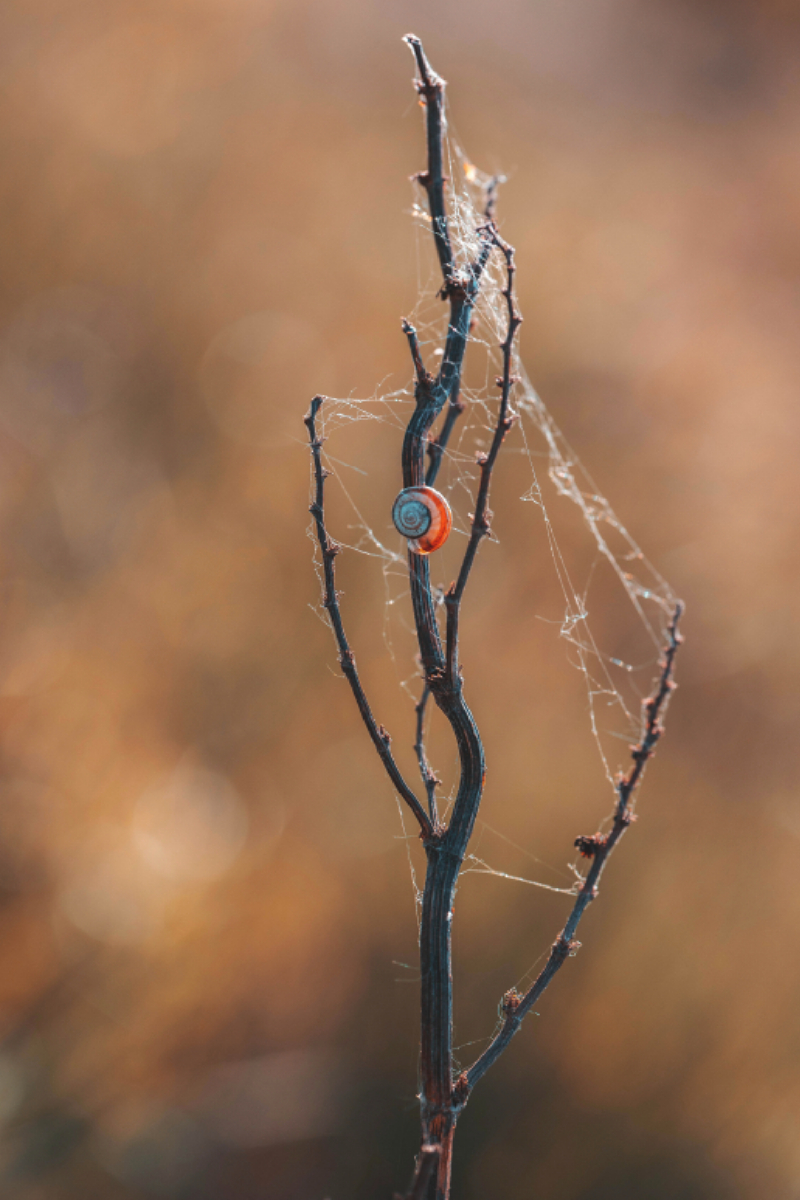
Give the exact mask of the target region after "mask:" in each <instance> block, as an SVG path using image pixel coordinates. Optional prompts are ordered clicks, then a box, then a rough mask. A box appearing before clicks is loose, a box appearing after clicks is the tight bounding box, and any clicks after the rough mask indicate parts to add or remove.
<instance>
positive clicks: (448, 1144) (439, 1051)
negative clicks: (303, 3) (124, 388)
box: [402, 37, 519, 1200]
mask: <svg viewBox="0 0 800 1200" xmlns="http://www.w3.org/2000/svg"><path fill="white" fill-rule="evenodd" d="M406 40H407V41H408V42H409V45H410V46H411V47H412V50H413V51H414V55H415V58H416V60H417V65H418V68H419V72H420V79H419V80H418V81H417V88H418V90H419V91H420V94H422V95H423V96H424V98H425V102H426V109H427V121H426V128H427V135H428V170H427V171H426V172H424V173H423V175H422V176H420V177H419V178H420V179H421V181H422V182H423V184H424V186H425V187H426V190H427V193H428V201H429V205H430V212H431V219H432V224H433V230H434V241H435V244H436V248H437V252H438V255H439V262H440V265H441V268H442V276H443V286H442V294H443V295H444V296H446V297H447V298H448V299H449V301H450V320H449V324H448V329H447V334H446V338H445V345H444V352H443V355H442V363H441V367H440V370H439V372H438V374H437V375H436V376H435V377H434V376H432V375H431V374H429V373H428V371H427V370H426V369H425V366H424V363H423V362H422V357H421V354H420V351H419V344H418V341H417V337H416V332H415V330H414V328H413V326H412V325H410V323H409V322H407V321H406V322H404V326H403V327H404V330H405V333H406V336H407V337H408V340H409V348H410V350H411V355H412V359H413V362H414V369H415V373H416V388H415V396H416V407H415V410H414V413H413V414H412V417H411V420H410V421H409V424H408V428H407V430H406V435H405V438H404V441H403V455H402V465H403V486H404V487H415V486H419V485H420V484H421V483H423V482H428V481H429V480H435V478H436V474H437V472H438V468H439V465H440V462H441V457H442V454H443V453H444V448H445V447H446V445H447V441H448V439H449V437H450V434H451V432H452V429H453V426H454V424H455V421H456V420H457V418H458V415H459V412H460V405H461V401H460V397H459V393H460V384H461V374H462V369H463V363H464V355H465V352H466V347H467V342H468V339H469V333H470V326H471V321H472V312H473V308H474V305H475V301H476V299H477V295H478V289H479V287H480V282H481V278H482V275H483V271H484V269H485V266H486V262H487V260H488V257H489V254H490V252H491V250H492V248H493V247H498V248H499V249H500V250H501V251H502V252H503V253H504V254H505V253H506V250H507V249H508V248H507V247H505V243H503V242H502V239H500V238H499V235H498V234H497V231H496V229H495V228H494V226H493V225H491V224H487V225H484V226H481V227H480V228H479V229H478V231H477V233H478V251H477V255H476V258H475V260H474V261H473V262H472V263H470V264H468V265H467V266H466V268H461V269H458V268H457V267H456V265H455V263H454V261H453V256H452V249H451V247H450V241H449V235H448V233H447V220H446V214H445V210H444V192H443V178H442V175H441V163H442V159H443V151H442V142H441V139H442V130H443V119H442V109H443V102H444V84H443V82H442V81H441V80H440V79H439V77H438V76H436V75H435V74H434V73H433V72H432V70H431V68H430V66H429V64H428V62H427V59H426V58H425V55H424V53H423V51H422V46H421V44H420V42H419V39H418V38H414V37H409V38H407V39H406ZM510 253H511V252H510V250H509V254H510ZM506 261H507V265H508V266H509V268H510V274H509V282H508V294H509V296H511V286H512V282H513V255H511V257H508V255H507V260H506ZM509 312H510V315H511V318H513V320H514V322H515V323H513V324H512V325H511V326H510V329H509V332H508V335H507V338H506V342H505V343H504V344H503V345H504V348H505V346H506V345H507V346H508V352H507V354H506V359H507V362H506V367H505V371H504V378H506V385H505V386H504V387H503V388H502V393H501V403H500V414H499V417H498V422H499V424H498V428H501V430H502V434H501V436H500V437H499V438H498V439H496V443H497V444H496V446H495V445H494V443H493V451H492V453H491V463H490V466H489V471H488V473H487V474H486V475H485V477H483V476H482V486H481V490H480V492H479V500H478V505H477V506H476V515H477V516H478V517H479V523H480V521H482V520H483V518H484V516H485V512H486V501H487V499H488V491H489V483H490V479H491V468H492V466H493V465H494V461H495V459H496V457H497V452H498V450H499V447H500V443H501V442H502V437H503V436H504V435H505V432H506V430H507V428H508V419H509V418H508V398H509V391H510V386H511V382H512V380H511V375H510V361H511V347H512V345H513V339H514V334H515V332H516V328H517V326H518V324H519V319H518V315H517V314H516V312H515V310H514V306H513V300H511V307H510V309H509ZM448 400H449V401H450V407H449V409H448V414H447V417H446V418H445V421H444V423H443V426H442V431H441V433H440V435H439V438H438V439H434V441H433V442H432V443H430V444H429V443H428V434H429V430H430V428H431V426H432V425H433V422H434V421H435V420H436V418H437V417H438V416H439V413H440V412H441V411H442V409H443V407H444V405H445V403H447V402H448ZM426 449H427V450H428V454H429V459H430V462H429V468H428V472H427V474H426V472H425V468H424V457H425V451H426ZM472 542H473V538H471V539H470V546H471V547H472V548H471V549H469V548H468V555H469V558H470V565H471V562H472V560H473V559H474V557H475V553H476V551H477V547H478V543H479V542H480V537H477V538H475V539H474V543H475V544H474V546H472ZM468 574H469V571H468V570H467V572H466V573H465V572H464V570H463V568H462V572H461V575H460V576H459V579H460V581H461V586H460V589H459V591H458V600H457V605H460V603H461V598H462V596H463V592H464V588H465V586H466V581H467V576H468ZM462 576H463V578H462ZM409 577H410V585H411V598H412V605H413V610H414V622H415V625H416V631H417V639H418V642H419V649H420V657H421V660H422V667H423V672H424V679H425V687H426V689H427V691H429V692H430V694H431V695H432V696H433V698H434V700H435V702H436V704H437V706H438V707H439V708H440V709H441V711H442V712H443V713H444V715H445V716H446V718H447V720H448V721H449V723H450V727H451V729H452V731H453V734H454V737H455V740H456V745H457V747H458V753H459V763H460V778H459V786H458V791H457V794H456V799H455V804H454V807H453V815H452V818H451V820H450V824H449V826H448V827H447V828H446V829H443V828H441V827H437V829H436V834H435V837H434V838H431V839H429V840H428V841H426V853H427V857H428V867H427V872H426V878H425V888H424V892H423V900H422V916H421V922H420V969H421V971H420V973H421V995H420V1004H421V1039H420V1040H421V1048H420V1077H421V1085H422V1086H421V1096H420V1104H421V1114H422V1141H423V1144H426V1145H434V1146H439V1147H440V1148H441V1156H440V1159H439V1165H438V1170H437V1182H436V1200H446V1198H447V1197H448V1195H449V1188H450V1170H451V1161H452V1144H453V1136H454V1133H455V1125H456V1119H457V1115H458V1111H459V1109H460V1100H459V1096H458V1094H457V1092H456V1091H455V1090H454V1087H453V1077H452V1015H453V981H452V957H451V956H452V950H451V926H452V917H453V901H454V896H455V887H456V882H457V880H458V874H459V871H460V869H461V864H462V862H463V860H464V856H465V854H466V850H467V844H468V842H469V838H470V836H471V834H472V830H473V827H474V824H475V819H476V817H477V815H478V809H479V806H480V801H481V797H482V794H483V786H484V776H485V762H484V754H483V745H482V743H481V738H480V735H479V733H478V729H477V726H476V724H475V721H474V718H473V716H472V713H471V712H470V710H469V708H468V706H467V704H466V701H465V700H464V697H463V692H462V681H461V676H460V673H459V672H457V671H453V670H448V669H447V668H448V654H447V653H446V652H445V649H444V648H443V646H442V639H441V635H440V632H439V628H438V624H437V621H436V611H435V605H434V599H433V593H432V589H431V581H430V566H429V561H428V558H427V556H424V555H420V554H417V553H415V552H414V551H409ZM449 622H450V614H449V611H448V624H449ZM420 703H421V705H422V707H423V711H424V705H423V704H422V701H421V702H420ZM418 717H419V709H418ZM418 740H419V739H418Z"/></svg>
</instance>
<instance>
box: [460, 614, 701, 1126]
mask: <svg viewBox="0 0 800 1200" xmlns="http://www.w3.org/2000/svg"><path fill="white" fill-rule="evenodd" d="M682 615H683V605H682V604H680V603H679V604H678V605H677V606H676V608H675V612H674V614H673V618H672V622H671V623H670V625H669V629H668V641H667V644H666V646H665V647H664V657H663V659H662V661H661V675H660V676H659V682H658V687H657V688H656V692H655V695H653V696H651V697H650V698H649V699H647V700H645V701H644V702H643V705H642V707H643V710H644V718H645V720H644V731H643V733H642V736H641V738H640V740H639V742H638V744H637V745H636V746H633V747H631V758H632V759H633V766H632V767H631V768H630V770H629V771H628V772H627V774H625V775H621V776H620V777H619V779H618V780H617V803H616V806H615V809H614V821H613V824H612V826H611V829H610V831H609V832H608V833H607V834H602V833H595V834H593V835H592V836H591V837H579V838H576V839H575V846H576V848H577V849H578V850H580V852H581V854H583V855H584V856H585V857H587V858H591V859H592V865H591V867H590V869H589V871H588V872H587V874H586V878H585V879H584V881H583V883H582V884H581V887H580V889H579V891H578V894H577V897H576V899H575V904H574V905H573V908H572V912H571V913H570V915H569V919H568V920H567V923H566V925H565V926H564V928H563V929H562V931H561V933H560V934H559V935H558V937H557V938H556V940H555V942H554V943H553V946H552V948H551V950H550V954H549V956H548V959H547V962H546V963H545V965H544V967H543V969H542V971H541V972H540V974H539V975H538V977H537V978H536V979H535V980H534V982H533V984H532V985H531V987H530V988H529V989H528V991H527V992H526V993H525V995H524V996H520V995H519V994H518V993H517V992H516V991H514V990H513V989H512V991H510V992H506V994H505V996H504V997H503V1001H502V1005H501V1007H502V1012H503V1017H504V1020H503V1025H502V1027H501V1029H500V1031H499V1032H498V1033H497V1035H496V1036H495V1037H494V1038H493V1040H492V1042H491V1043H490V1045H489V1046H487V1048H486V1050H484V1052H483V1054H482V1055H481V1056H480V1058H478V1059H477V1061H476V1062H475V1063H474V1064H473V1065H472V1066H471V1067H470V1068H469V1070H468V1071H466V1072H465V1087H464V1088H463V1100H462V1103H466V1099H467V1097H468V1095H469V1092H470V1091H471V1089H472V1088H473V1087H474V1086H475V1084H476V1083H477V1082H478V1080H479V1079H480V1078H481V1077H482V1076H483V1075H485V1074H486V1072H487V1071H488V1070H489V1067H491V1066H492V1064H493V1063H495V1062H496V1061H497V1059H498V1058H499V1057H500V1055H501V1054H502V1053H503V1051H504V1050H505V1048H506V1046H507V1045H508V1044H509V1042H510V1041H511V1039H512V1038H513V1036H514V1034H515V1033H516V1032H517V1030H518V1029H519V1027H520V1025H521V1024H522V1021H523V1018H524V1017H525V1016H526V1015H527V1014H528V1013H529V1012H530V1011H531V1009H532V1008H533V1005H534V1004H535V1003H536V1001H537V1000H538V999H539V997H540V996H541V994H542V992H544V990H545V989H546V988H547V987H548V985H549V984H550V982H551V980H552V979H553V977H554V976H555V975H556V973H557V972H558V971H559V970H560V969H561V967H562V966H563V964H564V963H565V962H566V960H567V958H570V957H572V956H573V955H574V954H576V953H577V951H578V950H579V948H580V942H576V941H575V940H574V938H575V934H576V933H577V930H578V925H579V923H580V920H581V917H582V916H583V914H584V913H585V911H586V909H587V908H588V907H589V905H590V904H591V902H592V901H593V900H595V899H596V898H597V894H598V892H597V885H598V883H599V881H600V876H601V875H602V873H603V869H604V867H605V865H606V862H607V861H608V859H609V856H610V855H611V852H612V850H613V849H614V847H615V846H616V844H617V842H618V841H619V840H620V838H621V837H622V835H623V834H624V833H625V830H626V829H627V828H628V826H629V825H630V824H631V822H632V821H633V819H634V818H633V814H632V813H631V810H630V804H631V799H632V797H633V793H634V792H635V790H636V787H637V785H638V784H639V782H640V781H641V778H642V775H643V774H644V769H645V767H646V765H647V763H648V761H649V759H650V758H652V756H653V753H654V751H655V748H656V744H657V742H658V740H659V738H660V737H661V735H662V734H663V732H664V729H663V726H662V725H661V717H662V716H663V714H664V712H665V710H666V707H667V703H668V700H669V697H670V695H671V693H672V692H673V691H674V689H675V687H676V684H675V682H674V679H673V672H674V666H675V656H676V654H677V652H678V647H679V646H680V644H681V641H682V640H683V639H682V638H681V635H680V634H679V632H678V625H679V623H680V619H681V616H682Z"/></svg>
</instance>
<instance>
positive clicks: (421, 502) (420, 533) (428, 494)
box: [392, 487, 453, 554]
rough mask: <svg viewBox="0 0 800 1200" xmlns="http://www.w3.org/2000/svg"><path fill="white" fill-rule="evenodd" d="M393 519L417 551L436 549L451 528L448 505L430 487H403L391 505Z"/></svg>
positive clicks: (412, 547)
mask: <svg viewBox="0 0 800 1200" xmlns="http://www.w3.org/2000/svg"><path fill="white" fill-rule="evenodd" d="M392 520H393V521H394V525H395V529H396V530H397V532H398V533H402V535H403V537H407V538H408V544H409V546H410V547H411V549H412V550H415V551H416V552H417V554H430V553H431V552H432V551H433V550H438V549H439V547H440V546H443V545H444V543H445V542H446V541H447V537H448V535H449V533H450V530H451V529H452V527H453V514H452V513H451V511H450V505H449V504H448V503H447V501H446V500H445V498H444V496H443V495H442V494H441V492H437V491H435V490H434V489H433V488H430V487H410V488H404V489H403V491H402V492H401V493H400V495H399V496H398V497H397V499H396V500H395V502H394V505H393V506H392Z"/></svg>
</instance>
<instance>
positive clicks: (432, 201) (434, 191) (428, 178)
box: [403, 33, 453, 296]
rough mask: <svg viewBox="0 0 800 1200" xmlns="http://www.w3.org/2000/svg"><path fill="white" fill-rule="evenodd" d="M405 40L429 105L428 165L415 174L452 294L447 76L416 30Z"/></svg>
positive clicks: (420, 90)
mask: <svg viewBox="0 0 800 1200" xmlns="http://www.w3.org/2000/svg"><path fill="white" fill-rule="evenodd" d="M403 41H404V42H406V43H407V45H409V46H410V47H411V51H412V53H413V55H414V58H415V59H416V62H417V70H418V71H419V79H416V80H415V81H414V86H415V87H416V89H417V92H418V93H419V97H420V100H421V102H422V103H423V104H424V105H425V124H426V129H427V135H428V169H427V171H420V173H419V174H418V175H415V176H414V178H415V179H416V180H417V181H418V182H419V183H420V184H421V185H422V186H423V187H424V188H425V191H426V192H427V194H428V205H429V207H430V213H431V221H432V223H433V239H434V242H435V245H436V253H437V254H438V256H439V265H440V266H441V268H442V279H443V281H444V283H443V287H442V295H443V296H446V295H447V294H448V289H449V287H450V282H451V276H452V274H453V247H452V245H451V243H450V232H449V229H448V225H447V210H446V208H445V202H444V186H445V183H446V176H445V174H444V169H443V163H444V154H443V133H444V89H445V87H446V83H445V80H444V79H442V78H441V77H440V76H439V75H437V74H436V72H435V71H434V70H433V68H432V67H431V65H430V63H429V62H428V60H427V58H426V57H425V51H424V50H423V49H422V42H421V41H420V40H419V38H418V37H416V36H415V35H414V34H413V33H409V34H407V35H406V37H404V38H403Z"/></svg>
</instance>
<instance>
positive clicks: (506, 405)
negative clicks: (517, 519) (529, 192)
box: [445, 225, 522, 687]
mask: <svg viewBox="0 0 800 1200" xmlns="http://www.w3.org/2000/svg"><path fill="white" fill-rule="evenodd" d="M488 228H489V232H490V236H491V238H492V241H493V242H494V244H495V245H496V246H497V247H498V248H499V249H500V250H501V252H502V254H503V256H504V257H505V260H506V286H505V288H504V289H503V296H504V297H505V301H506V308H507V311H508V324H507V326H506V337H505V341H503V342H502V343H501V346H500V348H501V350H502V352H503V374H502V377H501V378H500V379H498V380H497V384H498V386H499V387H500V407H499V410H498V414H497V423H496V425H495V429H494V436H493V437H492V444H491V446H490V448H489V453H488V454H481V455H480V456H479V457H478V465H479V467H480V484H479V487H478V496H477V500H476V502H475V512H474V514H473V517H472V528H471V531H470V536H469V541H468V542H467V548H466V551H465V552H464V559H463V561H462V563H461V570H460V571H459V574H458V579H457V580H456V582H455V583H454V584H452V585H451V587H450V589H449V591H448V593H447V595H446V597H445V604H446V606H447V673H448V676H449V678H450V683H451V686H452V687H456V686H457V682H458V677H459V665H458V624H459V616H460V612H461V600H462V598H463V595H464V589H465V588H466V586H467V580H468V579H469V574H470V571H471V570H472V565H473V563H474V561H475V555H476V554H477V553H478V547H479V546H480V544H481V541H482V540H483V538H485V537H488V536H489V534H490V531H491V526H490V519H491V512H490V511H489V486H490V484H491V481H492V471H493V469H494V464H495V462H496V460H497V455H498V454H499V452H500V447H501V446H502V444H503V439H504V438H505V436H506V434H507V433H508V431H509V429H510V428H511V426H512V425H513V424H514V420H515V416H514V414H513V413H512V412H511V408H510V397H511V388H512V387H513V385H514V383H515V377H514V376H513V375H512V374H511V366H512V361H513V353H514V338H515V336H516V332H517V330H518V329H519V327H520V325H521V324H522V317H521V315H520V313H519V310H518V309H517V306H516V301H515V298H514V274H515V271H516V266H515V263H514V250H513V247H512V246H509V245H508V243H507V242H505V241H504V240H503V239H502V238H501V237H500V234H499V233H498V232H497V230H496V228H495V227H494V226H493V225H491V226H489V227H488Z"/></svg>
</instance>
